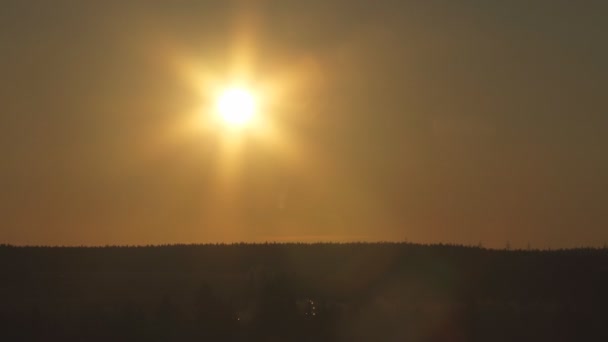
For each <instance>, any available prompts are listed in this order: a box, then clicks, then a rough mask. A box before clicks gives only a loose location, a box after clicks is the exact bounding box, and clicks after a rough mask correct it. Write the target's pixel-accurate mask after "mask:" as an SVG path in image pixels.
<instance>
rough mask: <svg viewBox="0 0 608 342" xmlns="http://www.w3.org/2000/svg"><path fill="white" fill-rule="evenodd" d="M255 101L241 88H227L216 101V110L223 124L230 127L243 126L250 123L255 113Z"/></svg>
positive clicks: (250, 94) (251, 95) (248, 92)
mask: <svg viewBox="0 0 608 342" xmlns="http://www.w3.org/2000/svg"><path fill="white" fill-rule="evenodd" d="M256 106H257V103H256V99H255V96H253V94H252V93H251V92H250V91H248V90H247V89H243V88H228V89H226V90H224V91H223V92H222V93H221V94H220V96H219V98H218V100H217V110H218V112H219V114H220V117H221V118H222V120H223V121H224V122H226V123H227V124H229V125H231V126H244V125H246V124H247V123H248V122H250V121H251V119H252V118H253V116H254V115H255V111H256Z"/></svg>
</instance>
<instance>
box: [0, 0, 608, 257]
mask: <svg viewBox="0 0 608 342" xmlns="http://www.w3.org/2000/svg"><path fill="white" fill-rule="evenodd" d="M607 13H608V11H607V5H605V2H602V1H588V2H585V4H575V3H572V2H567V1H548V0H546V1H545V0H535V1H520V0H515V1H509V2H506V1H497V0H493V1H475V0H455V1H447V0H445V1H422V0H419V1H381V2H378V3H377V4H376V5H375V6H371V5H370V2H368V1H287V0H282V1H260V2H256V3H255V4H254V3H252V2H237V1H232V2H231V1H205V2H198V3H196V2H192V1H145V2H144V1H129V2H124V1H108V2H105V1H104V2H95V3H92V2H80V1H53V2H52V3H51V2H48V1H28V2H27V3H26V2H25V1H8V2H4V3H3V8H2V11H0V46H2V53H1V54H0V74H1V75H2V77H1V78H0V158H1V160H0V165H1V166H2V167H1V168H0V185H1V187H2V191H1V192H0V214H1V217H2V221H1V223H0V242H2V243H13V244H68V245H80V244H92V245H97V244H148V243H177V242H180V243H197V242H215V241H266V240H276V241H306V242H310V241H315V240H319V241H334V240H338V241H354V240H365V241H378V240H404V239H407V240H408V241H410V242H425V243H426V242H452V243H465V244H475V245H476V244H477V243H478V242H479V241H481V242H482V243H483V244H484V245H486V246H493V247H504V246H505V244H506V242H507V241H510V243H511V246H513V247H525V246H526V245H527V244H528V242H529V243H530V244H531V245H532V246H537V247H543V248H544V247H572V246H580V245H603V244H604V243H605V242H607V241H608V217H607V213H608V207H607V206H608V176H607V175H608V157H607V156H608V154H607V153H606V151H607V150H608V135H606V134H605V133H606V129H608V115H607V113H608V110H607V109H608V106H607V103H606V96H605V95H606V94H605V83H606V81H607V80H608V67H607V64H606V61H607V60H608V44H606V40H605V37H604V36H605V32H606V31H607V30H608V24H607V23H606V20H605V17H606V14H607ZM235 77H236V78H237V79H239V80H246V82H247V83H248V84H249V85H251V87H252V89H254V90H256V91H258V92H259V93H260V97H261V98H263V99H264V101H265V102H264V103H263V105H261V107H260V113H259V115H260V117H262V118H263V119H264V120H265V121H264V122H265V124H264V125H265V126H263V127H262V126H260V127H261V128H260V127H258V128H251V129H249V130H246V131H244V132H241V133H234V132H232V133H231V132H226V131H225V130H224V129H223V128H221V127H219V126H217V125H215V124H214V123H213V120H212V119H211V118H212V113H211V112H212V110H211V109H210V108H212V105H213V103H214V101H215V98H214V96H215V95H214V94H215V93H214V89H215V90H217V89H220V88H221V87H222V86H223V85H224V84H229V83H230V82H231V81H233V80H234V79H235Z"/></svg>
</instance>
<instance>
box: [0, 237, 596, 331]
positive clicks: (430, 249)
mask: <svg viewBox="0 0 608 342" xmlns="http://www.w3.org/2000/svg"><path fill="white" fill-rule="evenodd" d="M607 289H608V250H606V249H574V250H557V251H538V250H489V249H484V248H479V247H465V246H455V245H428V246H425V245H417V244H411V243H374V244H368V243H348V244H333V243H318V244H232V245H224V244H217V245H167V246H144V247H135V246H134V247H117V246H107V247H13V246H8V245H3V246H0V336H3V337H5V338H6V339H5V338H2V340H6V341H19V340H24V341H25V340H28V341H29V340H40V341H53V340H61V341H71V340H78V341H108V340H112V341H123V340H124V341H169V340H171V341H174V340H184V341H488V340H491V341H580V340H585V341H608V332H607V330H608V328H606V327H607V326H608V312H606V311H607V309H608V294H607Z"/></svg>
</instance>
